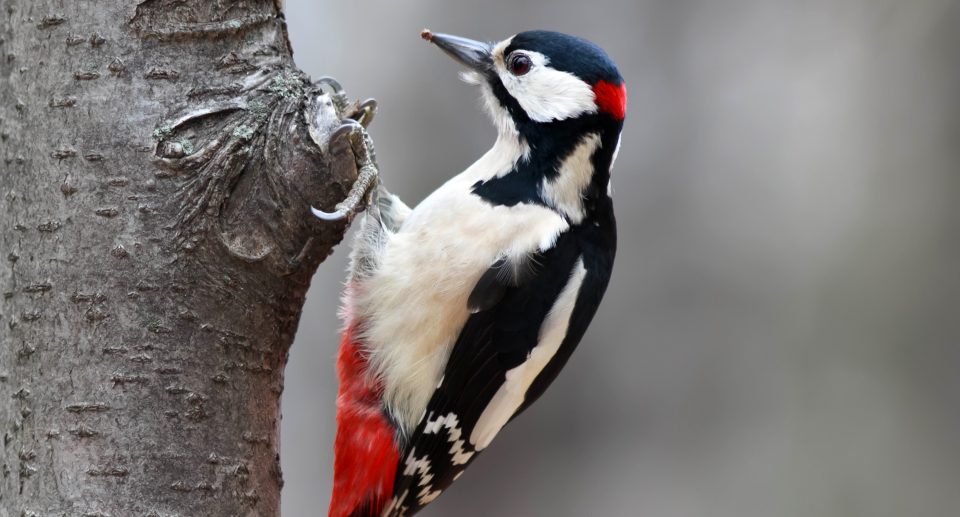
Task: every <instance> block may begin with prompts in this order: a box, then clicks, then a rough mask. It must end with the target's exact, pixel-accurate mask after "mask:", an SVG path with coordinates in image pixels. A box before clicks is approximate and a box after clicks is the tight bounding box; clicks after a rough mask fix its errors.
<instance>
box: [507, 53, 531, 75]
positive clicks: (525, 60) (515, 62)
mask: <svg viewBox="0 0 960 517" xmlns="http://www.w3.org/2000/svg"><path fill="white" fill-rule="evenodd" d="M531 66H533V61H530V57H529V56H527V55H526V54H520V53H514V54H510V57H508V58H507V69H508V70H510V73H511V74H513V75H523V74H525V73H527V72H529V71H530V67H531Z"/></svg>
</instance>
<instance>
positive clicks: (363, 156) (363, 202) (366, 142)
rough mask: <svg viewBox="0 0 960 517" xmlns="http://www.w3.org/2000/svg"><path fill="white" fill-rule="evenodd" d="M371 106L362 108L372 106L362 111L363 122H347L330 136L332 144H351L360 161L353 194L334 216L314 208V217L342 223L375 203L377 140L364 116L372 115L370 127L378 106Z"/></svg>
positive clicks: (348, 196)
mask: <svg viewBox="0 0 960 517" xmlns="http://www.w3.org/2000/svg"><path fill="white" fill-rule="evenodd" d="M370 102H371V101H366V102H364V103H363V104H362V105H361V108H362V107H363V106H364V105H366V106H368V109H367V110H364V109H358V112H359V113H360V116H359V117H358V118H360V120H359V121H358V120H352V119H347V120H345V121H344V123H343V125H341V126H340V127H339V128H338V129H337V130H336V131H334V133H333V134H332V135H331V136H330V141H331V142H335V141H337V140H340V139H342V138H346V139H347V141H348V142H349V144H350V147H351V149H352V150H353V155H354V157H356V161H357V180H356V181H355V182H354V183H353V187H352V188H351V189H350V193H349V194H347V197H346V198H345V199H344V200H343V201H341V202H340V203H338V204H337V206H336V208H335V209H334V211H333V212H324V211H322V210H318V209H316V208H313V207H310V210H311V211H312V212H313V215H315V216H317V217H318V218H320V219H323V220H324V221H341V220H344V219H350V218H352V217H353V215H354V214H355V213H357V212H359V211H361V210H363V209H364V208H366V206H367V205H369V204H370V203H371V201H372V200H371V194H372V193H373V192H376V188H375V187H376V186H377V183H378V176H379V169H378V168H377V158H376V154H375V153H374V149H373V140H372V139H371V138H370V135H369V133H367V130H366V129H365V127H364V126H363V121H364V113H370V115H369V117H370V119H367V120H366V121H367V123H369V120H372V117H373V115H372V113H373V111H374V110H375V109H376V102H375V101H373V102H372V104H368V103H370Z"/></svg>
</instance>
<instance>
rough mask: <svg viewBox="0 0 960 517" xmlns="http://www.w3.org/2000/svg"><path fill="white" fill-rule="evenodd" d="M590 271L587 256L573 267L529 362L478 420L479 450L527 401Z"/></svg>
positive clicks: (475, 440) (473, 438)
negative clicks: (585, 264)
mask: <svg viewBox="0 0 960 517" xmlns="http://www.w3.org/2000/svg"><path fill="white" fill-rule="evenodd" d="M586 273H587V270H586V268H584V266H583V259H582V258H580V259H578V260H577V263H576V264H575V265H574V267H573V271H572V272H571V274H570V280H569V281H567V285H566V286H565V287H564V288H563V291H561V292H560V296H559V297H558V298H557V301H556V302H555V303H554V305H553V308H552V309H550V313H549V314H548V315H547V317H546V319H545V320H544V321H543V324H542V325H541V327H540V336H539V338H538V342H537V346H536V347H534V348H533V350H531V351H530V355H529V356H528V357H527V360H526V361H524V362H523V363H522V364H520V365H518V366H516V367H514V368H512V369H511V370H509V371H508V372H507V374H506V381H505V382H504V383H503V384H502V385H501V386H500V389H498V390H497V393H496V394H495V395H494V396H493V399H491V401H490V403H489V404H488V405H487V407H486V408H484V410H483V413H482V414H481V415H480V418H479V420H477V424H476V426H474V428H473V432H471V433H470V443H471V444H473V446H474V448H475V449H476V450H478V451H479V450H483V449H485V448H486V447H487V446H488V445H490V442H491V441H493V438H494V437H495V436H496V435H497V433H499V432H500V429H502V428H503V426H504V425H506V423H507V421H509V420H510V417H512V416H513V414H514V413H516V412H517V409H519V408H520V405H521V404H523V400H524V396H525V395H526V393H527V390H528V389H530V385H531V384H533V381H534V380H535V379H536V378H537V375H539V374H540V372H541V371H542V370H543V368H544V367H545V366H546V365H547V363H549V362H550V359H551V358H553V356H554V355H555V354H556V353H557V350H559V349H560V345H561V343H563V340H564V338H565V337H566V335H567V327H568V326H569V324H570V315H571V314H572V313H573V307H574V305H575V304H576V301H577V296H578V295H579V294H580V287H581V286H582V285H583V278H584V276H585V275H586Z"/></svg>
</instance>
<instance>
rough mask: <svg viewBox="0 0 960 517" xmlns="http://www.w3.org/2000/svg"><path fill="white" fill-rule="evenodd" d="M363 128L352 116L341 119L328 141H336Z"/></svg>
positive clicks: (357, 132)
mask: <svg viewBox="0 0 960 517" xmlns="http://www.w3.org/2000/svg"><path fill="white" fill-rule="evenodd" d="M362 130H363V125H361V124H360V123H359V122H357V121H356V120H353V119H352V118H346V119H343V120H342V121H341V123H340V127H338V128H337V129H336V130H334V132H333V134H332V135H330V141H331V142H333V141H336V140H340V139H343V138H347V137H348V136H352V135H354V134H359V133H360V131H362Z"/></svg>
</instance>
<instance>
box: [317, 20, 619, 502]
mask: <svg viewBox="0 0 960 517" xmlns="http://www.w3.org/2000/svg"><path fill="white" fill-rule="evenodd" d="M422 36H423V38H424V39H426V40H428V41H430V42H432V43H434V44H435V45H437V46H438V47H440V48H441V49H443V50H444V51H445V52H446V53H447V54H449V55H450V56H452V57H453V58H454V59H456V60H457V61H459V62H460V63H461V64H462V65H464V66H465V67H466V68H467V71H466V72H465V73H464V77H465V79H466V80H467V81H468V82H471V83H474V84H477V85H478V86H479V87H480V90H481V92H482V95H483V99H484V101H485V104H486V108H487V111H489V112H490V115H491V116H492V117H493V120H494V123H495V125H496V127H497V131H498V133H499V134H498V137H497V140H496V143H495V144H494V146H493V148H492V149H490V151H488V152H487V153H486V154H485V155H483V157H481V158H480V159H479V160H478V161H477V162H476V163H474V164H473V165H472V166H470V167H469V168H467V170H465V171H464V172H462V173H460V174H459V175H457V176H455V177H453V178H452V179H450V180H449V181H447V182H446V183H445V184H444V185H442V186H441V187H440V188H438V189H437V190H436V191H434V192H433V193H432V194H430V195H429V196H428V197H427V198H426V199H424V200H423V201H422V202H421V203H420V204H419V205H417V206H416V207H415V208H413V209H410V208H408V207H407V206H406V205H404V204H403V202H401V201H400V200H399V199H398V198H397V197H396V196H394V195H392V194H389V193H388V192H386V191H385V190H384V189H382V187H381V188H379V190H378V191H377V192H375V193H374V196H373V197H374V198H376V201H375V202H371V204H370V206H369V207H368V210H367V213H366V214H365V215H364V218H363V220H362V222H361V223H360V224H361V226H360V229H359V231H358V233H357V236H356V241H355V243H354V248H353V252H352V255H351V262H352V263H351V267H350V273H349V278H348V280H347V286H346V291H345V295H344V299H343V318H344V322H345V330H344V333H343V339H342V342H341V345H340V352H339V358H338V363H337V366H338V372H339V379H340V393H339V396H338V398H337V423H338V429H337V436H336V441H335V447H336V451H335V452H336V459H335V465H334V471H335V472H334V488H333V498H332V501H331V503H330V513H329V515H330V517H373V516H382V517H404V516H410V515H413V514H414V513H416V512H418V511H419V510H420V509H421V508H423V507H424V506H425V505H427V504H428V503H430V502H431V501H433V500H434V499H435V498H436V497H437V496H438V495H440V493H441V492H442V491H443V490H444V489H446V488H447V487H448V486H450V484H451V483H453V481H454V480H455V479H457V478H458V477H459V476H460V474H461V473H462V472H463V470H464V469H466V467H467V466H468V465H469V464H470V462H472V461H473V460H474V459H476V457H477V455H478V454H479V453H480V452H481V451H483V450H484V449H485V448H486V447H487V446H488V445H490V442H491V440H493V438H494V437H495V436H496V435H497V433H498V432H499V431H500V430H501V428H503V426H504V425H505V424H506V423H507V422H508V421H510V420H511V419H512V418H514V417H515V416H517V415H518V414H519V413H520V412H522V411H523V410H524V409H526V408H527V407H528V406H529V405H530V404H531V403H533V401H535V400H536V399H537V398H538V397H539V396H540V395H541V394H543V392H544V390H545V389H546V388H547V386H548V385H549V384H550V383H551V382H552V381H553V379H554V378H555V377H556V376H557V373H558V372H559V371H560V369H561V368H563V366H564V364H565V363H566V362H567V360H568V359H569V358H570V354H571V353H572V352H573V350H574V348H575V347H576V346H577V344H578V342H579V341H580V339H581V338H582V337H583V334H584V332H585V331H586V329H587V325H588V324H589V323H590V320H591V319H592V318H593V315H594V313H595V312H596V310H597V307H598V306H599V304H600V299H601V297H602V296H603V293H604V291H605V290H606V287H607V283H608V281H609V279H610V271H611V268H612V266H613V259H614V252H615V248H616V229H615V221H614V214H613V204H612V200H611V190H610V169H611V167H612V166H613V162H614V160H615V158H616V154H617V151H618V149H619V144H620V131H621V129H622V127H623V120H624V112H625V110H626V103H627V95H626V87H625V84H624V81H623V78H622V77H621V75H620V73H619V72H618V70H617V68H616V66H615V65H614V64H613V62H612V61H611V60H610V58H609V57H607V55H606V53H604V51H603V50H601V49H600V48H599V47H597V46H596V45H594V44H592V43H590V42H588V41H585V40H583V39H580V38H576V37H573V36H568V35H565V34H560V33H556V32H547V31H530V32H522V33H520V34H517V35H515V36H513V37H510V38H508V39H506V40H504V41H501V42H499V43H497V44H493V45H488V44H485V43H480V42H477V41H472V40H469V39H465V38H460V37H456V36H449V35H444V34H433V33H431V32H429V31H424V33H423V34H422ZM315 212H316V213H317V215H318V216H321V217H324V218H329V217H330V215H331V214H325V213H323V212H319V211H316V210H315ZM340 215H343V214H340Z"/></svg>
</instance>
